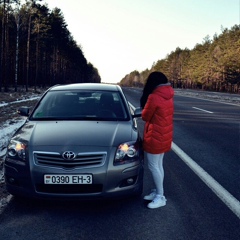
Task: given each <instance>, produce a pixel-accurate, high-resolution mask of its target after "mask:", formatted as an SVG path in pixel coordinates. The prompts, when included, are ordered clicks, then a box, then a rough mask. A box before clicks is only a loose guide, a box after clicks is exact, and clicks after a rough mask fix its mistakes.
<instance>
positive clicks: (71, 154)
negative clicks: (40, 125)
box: [62, 151, 76, 160]
mask: <svg viewBox="0 0 240 240" xmlns="http://www.w3.org/2000/svg"><path fill="white" fill-rule="evenodd" d="M62 157H63V158H64V159H66V160H72V159H74V158H75V157H76V155H75V153H74V152H72V151H66V152H64V153H63V154H62Z"/></svg>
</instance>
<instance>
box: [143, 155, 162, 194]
mask: <svg viewBox="0 0 240 240" xmlns="http://www.w3.org/2000/svg"><path fill="white" fill-rule="evenodd" d="M146 156H147V160H148V168H149V170H150V171H151V173H152V176H153V181H154V183H155V187H156V190H157V192H156V193H157V194H158V195H161V196H164V190H163V179H164V169H163V156H164V153H161V154H151V153H147V152H146Z"/></svg>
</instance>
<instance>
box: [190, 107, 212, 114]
mask: <svg viewBox="0 0 240 240" xmlns="http://www.w3.org/2000/svg"><path fill="white" fill-rule="evenodd" d="M192 108H194V109H197V110H200V111H203V112H207V113H213V112H210V111H207V110H204V109H201V108H197V107H192Z"/></svg>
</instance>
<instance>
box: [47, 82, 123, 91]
mask: <svg viewBox="0 0 240 240" xmlns="http://www.w3.org/2000/svg"><path fill="white" fill-rule="evenodd" d="M59 90H103V91H121V88H120V86H118V85H114V84H106V83H74V84H66V85H56V86H53V87H52V88H51V89H50V91H59Z"/></svg>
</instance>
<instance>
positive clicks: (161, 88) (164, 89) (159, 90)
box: [153, 83, 174, 100]
mask: <svg viewBox="0 0 240 240" xmlns="http://www.w3.org/2000/svg"><path fill="white" fill-rule="evenodd" d="M153 94H157V95H161V97H162V98H164V99H166V100H169V99H171V98H173V96H174V90H173V88H172V87H171V84H170V83H166V84H160V85H158V86H157V87H156V89H155V90H154V91H153Z"/></svg>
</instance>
